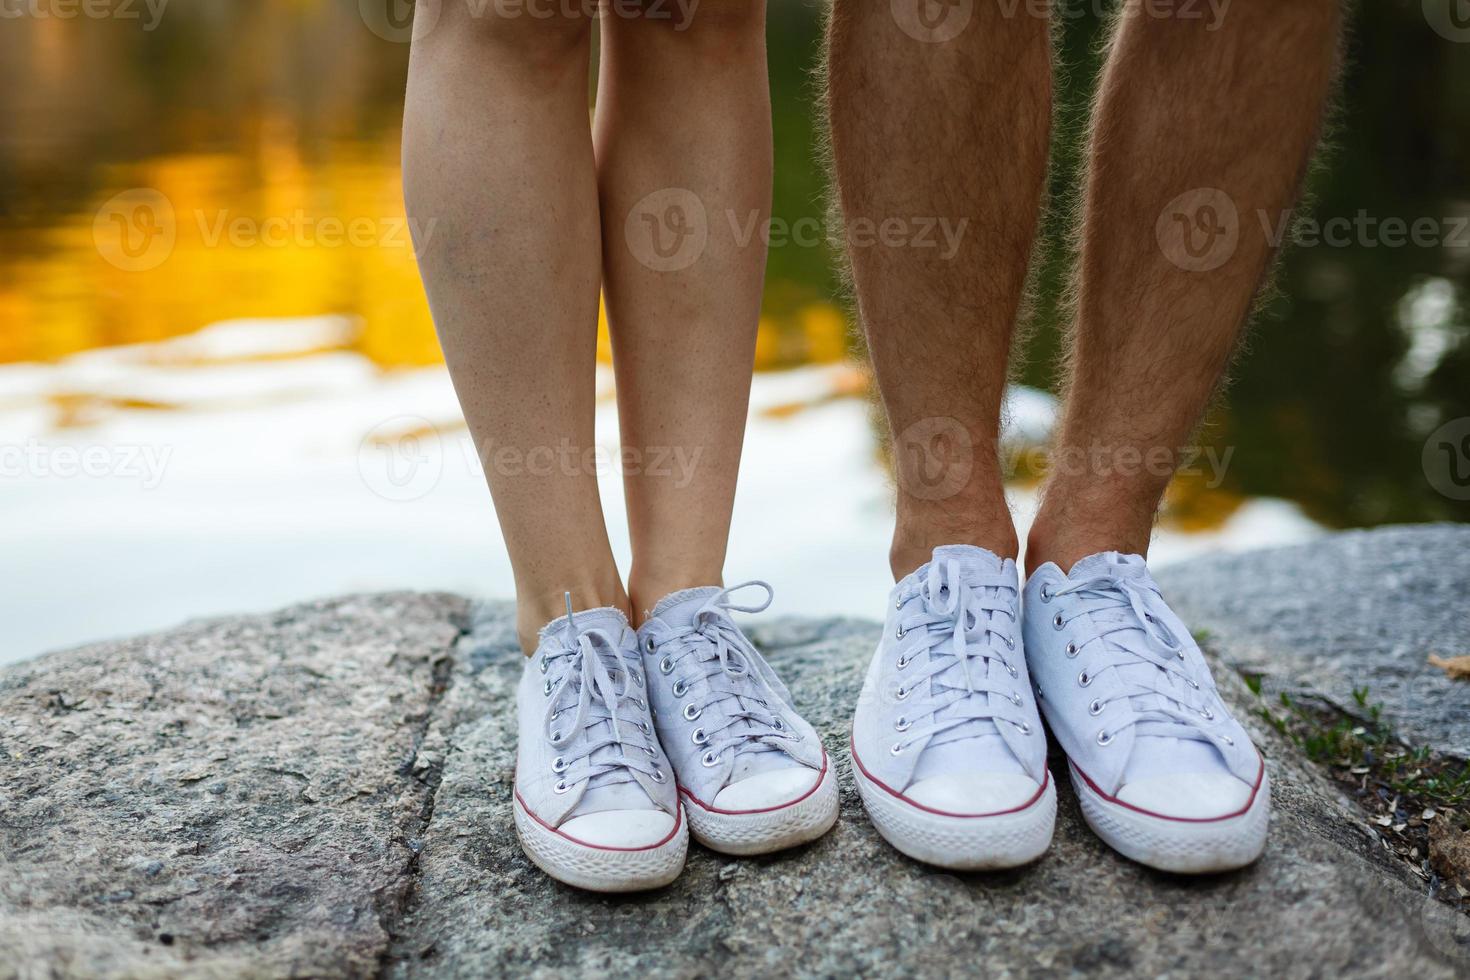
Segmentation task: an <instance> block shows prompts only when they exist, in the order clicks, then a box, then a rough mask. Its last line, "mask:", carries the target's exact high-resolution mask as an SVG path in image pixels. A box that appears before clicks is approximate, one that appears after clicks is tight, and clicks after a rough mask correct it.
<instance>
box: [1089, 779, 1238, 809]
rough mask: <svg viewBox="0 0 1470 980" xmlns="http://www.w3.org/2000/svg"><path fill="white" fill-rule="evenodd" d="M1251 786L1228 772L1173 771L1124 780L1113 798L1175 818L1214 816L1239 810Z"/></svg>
mask: <svg viewBox="0 0 1470 980" xmlns="http://www.w3.org/2000/svg"><path fill="white" fill-rule="evenodd" d="M1250 798H1251V787H1250V786H1248V785H1246V783H1245V782H1243V781H1242V780H1239V779H1236V778H1235V777H1234V776H1232V775H1230V774H1229V773H1177V774H1175V775H1172V776H1152V777H1149V778H1148V779H1135V780H1132V781H1131V782H1128V783H1125V784H1124V785H1123V787H1122V788H1121V789H1120V790H1118V795H1117V799H1118V800H1119V801H1120V802H1123V803H1127V804H1128V805H1129V806H1133V807H1137V808H1138V809H1140V810H1147V811H1148V812H1149V813H1154V814H1158V815H1159V816H1161V817H1172V818H1174V819H1176V820H1214V819H1218V818H1220V817H1227V816H1231V815H1233V814H1236V813H1239V812H1240V811H1241V810H1243V809H1245V806H1246V804H1247V803H1249V802H1250Z"/></svg>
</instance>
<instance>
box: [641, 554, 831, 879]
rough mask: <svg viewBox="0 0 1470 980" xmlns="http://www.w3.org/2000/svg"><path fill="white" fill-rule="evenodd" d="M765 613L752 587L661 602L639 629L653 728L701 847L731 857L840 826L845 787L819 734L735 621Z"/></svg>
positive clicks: (773, 847) (689, 593) (801, 841)
mask: <svg viewBox="0 0 1470 980" xmlns="http://www.w3.org/2000/svg"><path fill="white" fill-rule="evenodd" d="M745 585H754V586H758V587H760V588H763V589H765V590H766V600H765V602H763V603H761V604H760V605H758V606H739V605H735V604H733V603H732V602H731V601H730V594H731V593H732V592H734V591H736V590H737V589H740V588H744V587H745V586H743V585H742V586H735V587H733V588H729V589H721V588H717V587H714V586H709V587H706V588H699V589H686V590H684V591H682V592H675V593H673V594H672V595H669V596H667V597H665V598H664V599H663V600H661V601H660V602H659V603H658V605H656V606H655V607H654V608H653V610H652V612H651V614H650V616H649V619H648V621H647V622H645V623H644V624H643V625H642V626H640V627H639V629H638V636H639V642H640V646H641V647H642V650H643V664H644V671H645V673H646V674H647V675H648V681H649V683H648V686H649V691H650V695H651V700H652V702H653V710H654V725H655V727H656V729H657V731H658V737H659V740H660V741H661V742H662V743H663V745H664V746H665V748H666V749H667V751H668V753H669V759H670V760H671V761H672V763H673V766H674V772H675V774H676V775H677V776H678V780H679V793H680V795H681V796H682V798H683V801H684V809H685V812H686V813H687V814H688V815H689V830H690V832H691V833H692V834H693V835H694V838H695V840H697V841H699V842H700V843H701V844H704V845H705V846H706V847H709V848H711V849H713V850H716V851H721V852H723V853H725V854H765V853H768V852H770V851H778V850H781V849H783V848H787V847H794V846H796V845H797V844H804V843H806V842H807V841H811V840H815V839H816V838H818V837H820V836H822V835H823V834H825V833H826V832H827V831H828V830H829V829H830V828H831V827H832V824H833V823H835V822H836V820H837V778H836V775H835V774H834V773H833V771H832V766H831V764H830V761H829V760H828V758H827V752H826V749H825V748H823V746H822V742H821V739H820V738H819V737H818V736H817V733H816V731H815V730H813V728H812V726H811V725H809V724H807V722H806V720H805V719H803V718H802V717H801V716H800V715H799V714H797V712H796V708H795V706H794V704H793V702H792V699H791V694H790V692H789V691H787V690H786V687H785V685H784V684H782V683H781V681H780V679H779V678H777V676H776V674H775V672H774V671H773V670H771V668H770V665H769V664H767V663H766V661H765V658H764V657H762V656H761V654H760V652H759V651H758V650H756V648H755V646H754V645H752V644H751V642H750V640H749V639H748V638H747V637H746V636H745V634H744V633H743V632H742V631H741V630H740V627H739V626H737V625H736V624H735V622H734V621H733V620H732V619H731V618H730V613H731V612H760V611H761V610H763V609H765V608H766V607H767V606H768V605H770V601H771V599H770V592H771V589H770V586H768V585H766V584H765V583H764V582H747V583H745Z"/></svg>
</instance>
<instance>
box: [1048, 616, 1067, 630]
mask: <svg viewBox="0 0 1470 980" xmlns="http://www.w3.org/2000/svg"><path fill="white" fill-rule="evenodd" d="M1066 625H1067V624H1066V622H1065V621H1063V619H1062V614H1061V613H1057V614H1056V615H1055V616H1053V617H1052V618H1051V627H1052V629H1056V630H1059V629H1061V628H1062V627H1063V626H1066Z"/></svg>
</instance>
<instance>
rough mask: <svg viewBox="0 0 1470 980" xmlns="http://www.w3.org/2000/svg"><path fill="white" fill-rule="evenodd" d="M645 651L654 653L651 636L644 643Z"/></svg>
mask: <svg viewBox="0 0 1470 980" xmlns="http://www.w3.org/2000/svg"><path fill="white" fill-rule="evenodd" d="M643 649H645V650H647V651H648V652H649V653H652V652H653V637H651V636H650V637H649V638H648V639H646V640H644V641H643Z"/></svg>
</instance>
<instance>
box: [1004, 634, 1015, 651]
mask: <svg viewBox="0 0 1470 980" xmlns="http://www.w3.org/2000/svg"><path fill="white" fill-rule="evenodd" d="M1001 639H1003V640H1005V641H1006V649H1007V650H1014V649H1016V641H1015V640H1013V639H1011V638H1010V637H1009V636H1003V637H1001Z"/></svg>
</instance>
